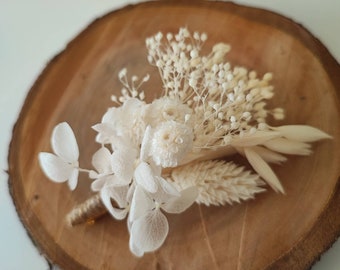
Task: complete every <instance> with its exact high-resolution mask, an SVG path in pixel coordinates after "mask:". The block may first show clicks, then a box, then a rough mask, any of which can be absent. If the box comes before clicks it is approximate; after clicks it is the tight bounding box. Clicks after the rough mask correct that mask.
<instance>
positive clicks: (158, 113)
mask: <svg viewBox="0 0 340 270" xmlns="http://www.w3.org/2000/svg"><path fill="white" fill-rule="evenodd" d="M191 115H192V109H191V108H190V107H189V106H188V105H186V104H183V103H182V101H181V100H180V99H178V98H170V97H167V96H165V97H161V98H158V99H155V100H154V101H153V102H152V103H151V104H150V105H149V106H148V107H147V110H146V112H145V119H146V121H147V122H148V124H149V125H151V126H152V127H156V126H157V125H159V124H160V123H161V122H165V121H176V122H178V123H182V124H185V123H187V122H188V120H189V119H188V116H191ZM192 122H193V118H192V119H191V123H190V124H192Z"/></svg>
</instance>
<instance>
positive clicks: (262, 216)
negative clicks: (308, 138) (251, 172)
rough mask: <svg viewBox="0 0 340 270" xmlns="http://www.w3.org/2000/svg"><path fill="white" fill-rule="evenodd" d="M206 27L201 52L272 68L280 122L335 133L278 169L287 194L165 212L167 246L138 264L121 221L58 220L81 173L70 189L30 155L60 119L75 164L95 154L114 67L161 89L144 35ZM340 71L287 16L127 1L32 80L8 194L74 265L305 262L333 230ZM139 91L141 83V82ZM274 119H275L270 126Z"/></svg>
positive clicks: (54, 258)
mask: <svg viewBox="0 0 340 270" xmlns="http://www.w3.org/2000/svg"><path fill="white" fill-rule="evenodd" d="M181 26H187V27H188V28H189V29H190V30H192V31H194V30H199V31H204V32H206V33H208V36H209V39H208V42H207V43H206V45H205V48H206V49H207V50H209V49H210V48H211V45H212V44H214V43H216V42H226V43H230V44H231V46H232V51H231V52H230V54H229V60H230V61H231V62H232V63H233V64H234V65H242V66H245V67H247V68H249V69H255V70H257V71H258V73H259V74H264V73H265V72H267V71H271V72H273V73H274V76H275V79H274V82H273V83H274V85H275V89H276V96H275V97H274V99H273V101H272V103H271V105H273V106H279V105H280V106H283V107H284V108H286V112H287V118H286V119H285V120H284V121H283V122H282V123H280V124H286V123H289V124H308V125H312V126H315V127H318V128H320V129H322V130H324V131H326V132H328V133H329V134H331V135H332V136H333V137H334V139H333V140H328V141H322V142H320V143H317V144H316V145H315V146H314V153H313V155H311V156H310V157H291V158H290V159H289V161H288V162H287V163H285V164H284V165H283V166H275V167H274V170H275V171H276V172H277V174H278V176H279V178H280V179H281V180H282V182H283V185H284V187H285V190H286V192H287V195H279V194H276V193H274V192H273V191H271V190H269V191H268V192H266V193H264V194H261V195H259V196H257V197H256V199H255V200H254V201H250V202H248V203H244V204H241V205H234V206H225V207H202V206H201V207H200V206H197V205H195V206H193V207H191V208H190V209H189V210H187V212H185V213H184V214H181V215H168V218H169V223H170V224H169V225H170V232H169V236H168V238H167V240H166V242H165V244H164V245H163V246H162V247H161V248H160V249H159V250H158V251H157V252H155V253H152V254H147V255H145V256H144V257H143V258H141V259H137V258H135V257H133V256H132V255H131V253H130V251H129V249H128V239H129V237H128V232H127V228H126V222H124V221H123V222H118V221H115V220H113V219H111V218H110V217H104V218H102V219H101V220H100V221H98V222H96V223H95V225H92V226H90V225H86V224H84V225H80V226H77V227H74V228H70V227H68V226H67V225H66V224H65V222H64V221H65V215H66V214H67V213H68V212H69V211H70V210H71V209H72V208H73V207H74V206H75V205H76V204H78V203H81V202H82V201H84V200H85V199H86V198H88V197H89V196H91V195H92V194H91V192H90V188H89V185H90V181H89V180H88V179H87V178H86V177H81V179H80V185H79V187H78V188H77V190H76V191H75V192H73V193H71V192H70V191H69V190H68V188H67V185H66V184H65V185H63V184H55V183H52V182H50V181H49V180H47V179H46V177H45V176H44V175H43V174H42V172H41V170H40V168H39V166H38V162H37V155H38V153H39V152H40V151H49V150H50V144H49V138H50V135H51V131H52V128H53V126H54V125H55V124H57V123H58V122H61V121H67V122H69V123H70V125H71V126H72V127H73V129H74V130H75V134H76V137H77V139H78V142H79V145H80V152H81V159H80V164H81V166H82V167H85V168H86V167H87V168H89V167H91V164H90V158H91V156H92V154H93V152H94V151H95V150H96V147H97V145H96V144H95V143H94V137H95V132H94V131H92V130H91V128H90V127H91V126H92V125H93V124H95V123H97V122H99V121H100V118H101V115H102V114H103V113H104V112H105V111H106V108H107V107H109V106H112V103H111V102H110V96H111V94H112V93H117V92H118V91H119V90H120V89H121V85H120V84H119V82H118V79H117V74H118V71H119V70H120V69H121V68H122V67H124V66H125V67H127V68H128V71H129V73H130V74H137V75H140V76H143V75H144V74H146V73H150V74H151V75H152V80H151V81H150V82H149V83H148V84H147V87H148V90H147V91H148V94H147V95H148V99H149V100H150V99H152V98H153V97H154V96H156V95H157V94H158V93H159V92H160V81H159V79H158V74H157V71H156V70H155V69H154V68H153V67H151V66H149V65H148V63H147V60H146V49H145V46H144V40H145V38H146V37H148V36H150V35H153V34H155V33H156V32H158V31H160V30H161V31H163V32H167V31H177V30H178V28H179V27H181ZM339 75H340V67H339V65H338V63H337V62H336V61H335V60H334V59H333V58H332V57H331V55H330V54H329V53H328V51H327V50H326V49H325V47H323V45H322V44H321V43H320V42H319V41H318V40H317V39H315V38H314V37H312V36H311V35H310V34H309V33H308V32H307V31H306V30H305V29H304V28H303V27H301V26H300V25H297V24H295V23H294V22H292V21H291V20H289V19H286V18H284V17H282V16H279V15H276V14H274V13H271V12H267V11H264V10H260V9H254V8H248V7H243V6H238V5H235V4H232V3H218V2H200V1H181V2H179V1H161V2H150V3H143V4H139V5H136V6H129V7H126V8H124V9H122V10H119V11H115V12H112V13H110V14H108V15H106V16H104V17H103V18H100V19H98V20H96V21H95V22H94V23H92V24H91V25H90V26H89V27H88V28H87V29H86V30H85V31H83V32H82V33H81V34H80V35H79V36H77V37H76V38H75V39H74V40H73V41H72V42H71V43H70V44H69V45H68V46H67V48H66V49H65V50H64V51H63V52H62V53H61V54H60V55H58V56H57V57H55V58H54V59H53V60H52V61H51V62H50V63H49V65H48V66H47V68H46V69H45V70H44V71H43V73H42V74H41V76H40V77H39V79H38V80H37V81H36V83H35V84H34V86H33V87H32V89H31V91H30V92H29V95H28V96H27V99H26V102H25V104H24V106H23V109H22V112H21V114H20V117H19V119H18V122H17V124H16V126H15V128H14V131H13V139H12V142H11V147H10V153H9V175H10V189H11V193H12V196H13V199H14V202H15V204H16V208H17V211H18V214H19V216H20V218H21V220H22V222H23V224H24V225H25V227H26V228H27V230H28V232H29V234H30V235H31V237H32V239H33V241H34V242H35V243H36V245H37V246H38V247H39V249H40V250H41V251H42V252H43V253H44V254H46V256H47V257H48V259H49V260H50V261H51V262H53V263H56V264H58V265H60V266H61V268H63V269H66V270H69V269H77V270H79V269H235V270H236V269H237V270H241V269H244V270H245V269H306V268H308V267H310V266H311V264H312V263H313V262H314V261H315V260H316V259H317V258H318V256H319V255H320V254H321V253H322V252H323V251H324V250H325V249H326V248H328V247H329V246H330V245H331V243H332V242H333V241H334V240H335V239H336V237H337V236H338V234H339V232H340V210H339V209H340V208H339V207H338V205H339V203H340V190H339V188H338V186H337V183H338V177H339V175H340V172H339V170H340V169H339V164H340V125H339V123H340V119H339V116H340V111H339V87H340V76H339ZM145 88H146V87H145ZM273 124H277V123H273Z"/></svg>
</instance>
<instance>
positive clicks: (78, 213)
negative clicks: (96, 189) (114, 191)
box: [66, 193, 107, 227]
mask: <svg viewBox="0 0 340 270" xmlns="http://www.w3.org/2000/svg"><path fill="white" fill-rule="evenodd" d="M106 213H107V210H106V208H105V206H104V205H103V203H102V201H101V198H100V195H99V193H97V194H96V195H93V196H92V197H90V198H88V199H87V200H86V201H85V202H83V203H81V204H79V205H78V206H76V207H75V208H73V210H72V211H71V212H70V213H68V214H67V216H66V222H67V224H68V225H69V226H71V227H72V226H75V225H78V224H82V223H85V222H87V223H93V222H94V221H95V220H96V219H98V218H99V217H101V216H103V215H105V214H106Z"/></svg>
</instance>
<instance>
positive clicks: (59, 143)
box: [51, 122, 79, 162]
mask: <svg viewBox="0 0 340 270" xmlns="http://www.w3.org/2000/svg"><path fill="white" fill-rule="evenodd" d="M51 144H52V149H53V151H54V153H56V154H57V156H60V157H61V158H62V159H64V160H65V161H68V162H75V161H78V158H79V149H78V144H77V140H76V137H75V136H74V133H73V131H72V129H71V127H70V126H69V124H68V123H66V122H63V123H60V124H58V125H56V126H55V127H54V129H53V132H52V137H51Z"/></svg>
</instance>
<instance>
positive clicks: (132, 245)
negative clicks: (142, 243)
mask: <svg viewBox="0 0 340 270" xmlns="http://www.w3.org/2000/svg"><path fill="white" fill-rule="evenodd" d="M129 248H130V251H131V252H132V253H133V254H134V255H135V256H137V257H142V256H143V255H144V251H143V250H141V249H140V248H138V247H137V246H136V245H135V243H134V239H133V236H132V235H130V240H129Z"/></svg>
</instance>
